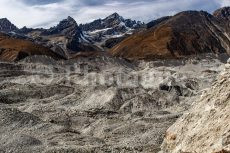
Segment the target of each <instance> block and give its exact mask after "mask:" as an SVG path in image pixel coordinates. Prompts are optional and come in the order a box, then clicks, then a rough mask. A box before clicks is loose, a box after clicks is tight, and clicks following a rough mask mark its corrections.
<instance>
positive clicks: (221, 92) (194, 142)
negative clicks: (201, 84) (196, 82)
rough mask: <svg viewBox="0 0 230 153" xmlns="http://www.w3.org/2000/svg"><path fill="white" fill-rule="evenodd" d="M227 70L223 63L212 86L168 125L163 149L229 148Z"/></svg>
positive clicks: (216, 151) (172, 152)
mask: <svg viewBox="0 0 230 153" xmlns="http://www.w3.org/2000/svg"><path fill="white" fill-rule="evenodd" d="M229 70H230V64H227V65H226V66H225V71H223V72H222V73H221V75H220V76H219V77H218V78H217V81H216V82H215V83H213V84H212V88H211V89H208V90H205V91H204V92H203V94H202V96H201V98H199V99H197V100H196V101H195V102H194V105H193V107H192V109H191V110H189V111H188V112H186V113H185V114H184V115H183V116H182V117H181V118H180V119H179V120H177V122H176V123H175V124H174V125H173V126H171V127H170V128H169V129H168V131H167V133H166V138H165V141H164V143H163V145H162V150H163V152H164V153H182V152H183V153H184V152H189V153H195V152H200V153H201V152H210V153H229V152H230V124H229V123H230V118H229V115H230V112H229V109H230V99H229V83H230V82H229V81H230V80H229V76H230V73H229Z"/></svg>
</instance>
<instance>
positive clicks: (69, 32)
mask: <svg viewBox="0 0 230 153" xmlns="http://www.w3.org/2000/svg"><path fill="white" fill-rule="evenodd" d="M20 31H21V32H22V33H24V34H25V35H26V36H28V37H29V38H31V39H33V40H34V41H35V43H37V44H39V45H43V46H45V47H48V48H50V49H51V50H53V51H54V52H56V53H58V54H59V55H61V56H63V57H65V58H70V57H71V56H72V54H75V53H78V52H85V51H89V52H91V51H99V50H100V49H99V48H98V47H96V46H94V45H92V44H91V43H90V42H89V41H88V40H86V38H85V37H84V35H83V32H82V30H81V29H80V28H79V26H78V24H77V23H76V21H75V20H74V19H73V18H72V17H68V18H66V19H64V20H62V21H60V22H59V24H58V25H57V26H54V27H52V28H50V29H28V28H26V27H24V28H23V29H20Z"/></svg>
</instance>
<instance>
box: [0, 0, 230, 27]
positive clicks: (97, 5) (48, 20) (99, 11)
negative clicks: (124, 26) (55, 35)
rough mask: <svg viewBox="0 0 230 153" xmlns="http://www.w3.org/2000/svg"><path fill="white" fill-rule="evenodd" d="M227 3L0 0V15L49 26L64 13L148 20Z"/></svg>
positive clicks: (217, 0) (193, 0) (210, 0)
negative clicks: (116, 13) (110, 15)
mask: <svg viewBox="0 0 230 153" xmlns="http://www.w3.org/2000/svg"><path fill="white" fill-rule="evenodd" d="M229 3H230V1H229V0H46V1H44V0H0V10H1V12H0V17H7V18H8V19H9V20H11V21H12V22H13V23H15V24H16V25H17V26H19V27H22V26H24V25H26V26H28V27H50V26H53V25H55V24H56V23H57V22H58V21H60V20H61V19H63V18H66V17H67V16H72V17H74V18H75V19H76V21H77V22H78V23H86V22H89V21H92V20H94V19H97V18H104V17H106V16H108V15H109V14H112V13H114V12H118V13H119V14H121V15H122V16H124V17H125V18H132V19H136V20H141V21H145V22H148V21H150V20H153V19H156V18H158V17H162V16H166V15H173V14H175V13H177V12H180V11H184V10H206V11H209V12H213V11H214V10H215V9H217V8H219V7H222V6H229V5H230V4H229Z"/></svg>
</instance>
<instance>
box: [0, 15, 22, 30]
mask: <svg viewBox="0 0 230 153" xmlns="http://www.w3.org/2000/svg"><path fill="white" fill-rule="evenodd" d="M17 30H18V28H17V27H16V26H15V25H14V24H12V23H11V22H10V21H9V20H8V19H7V18H2V19H0V31H1V32H11V31H17Z"/></svg>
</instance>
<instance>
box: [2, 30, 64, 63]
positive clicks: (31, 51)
mask: <svg viewBox="0 0 230 153" xmlns="http://www.w3.org/2000/svg"><path fill="white" fill-rule="evenodd" d="M32 55H46V56H49V57H52V58H53V59H63V57H62V56H60V55H58V54H56V53H54V52H53V51H52V50H50V49H49V48H46V47H43V46H41V45H37V44H35V43H33V42H31V41H28V40H23V39H16V38H12V37H11V36H9V35H6V34H3V33H0V60H3V61H16V60H20V59H23V58H25V57H27V56H32Z"/></svg>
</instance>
